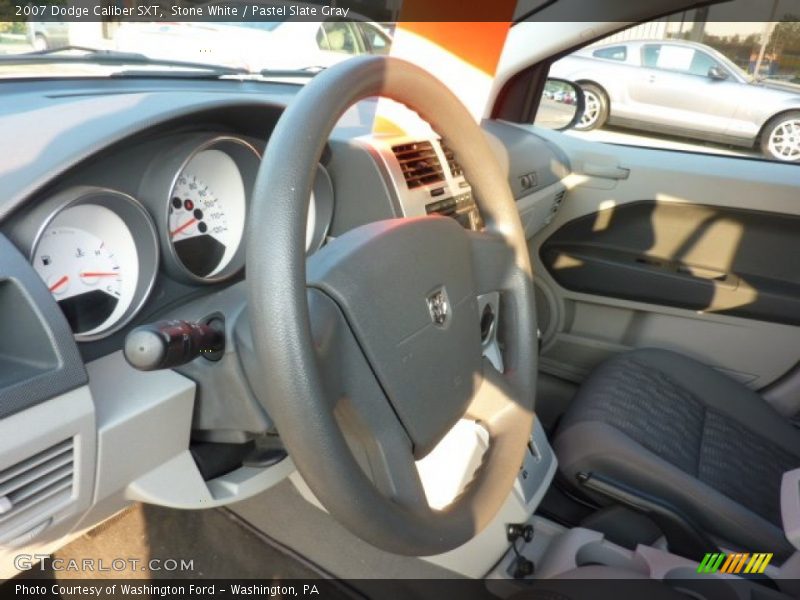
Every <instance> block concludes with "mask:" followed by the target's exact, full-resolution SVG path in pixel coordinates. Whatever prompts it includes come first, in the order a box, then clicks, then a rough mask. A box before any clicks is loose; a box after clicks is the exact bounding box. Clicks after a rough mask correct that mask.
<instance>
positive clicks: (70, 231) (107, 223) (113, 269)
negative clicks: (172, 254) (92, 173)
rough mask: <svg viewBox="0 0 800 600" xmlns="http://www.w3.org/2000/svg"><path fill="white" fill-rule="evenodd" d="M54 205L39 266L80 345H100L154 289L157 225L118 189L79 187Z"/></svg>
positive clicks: (36, 247) (38, 247)
mask: <svg viewBox="0 0 800 600" xmlns="http://www.w3.org/2000/svg"><path fill="white" fill-rule="evenodd" d="M51 204H52V205H53V209H52V210H51V212H49V215H48V217H47V219H46V220H45V222H44V224H43V227H42V228H41V229H40V230H39V234H38V235H37V237H36V239H35V240H34V242H33V248H32V252H31V261H32V264H33V268H34V269H35V270H36V272H37V273H38V274H39V276H40V277H41V278H42V280H43V281H44V282H45V285H47V288H48V289H49V290H50V293H51V294H52V295H53V298H54V299H55V300H56V302H57V303H58V305H59V307H60V308H61V310H62V312H63V313H64V316H65V317H66V319H67V321H68V322H69V324H70V327H71V328H72V331H73V332H74V333H75V337H76V339H78V340H91V339H98V338H100V337H103V336H105V335H108V334H109V333H111V332H112V331H115V330H116V329H118V328H119V327H122V326H123V325H124V324H125V323H126V322H127V321H129V320H130V318H131V317H132V316H133V315H134V314H135V312H136V310H137V309H138V308H139V306H140V305H141V304H142V302H143V301H144V300H145V299H146V296H147V294H148V292H149V290H150V287H151V286H152V282H153V278H154V277H155V272H156V264H157V260H158V252H157V247H156V244H157V240H156V235H155V231H154V228H153V225H152V222H151V221H150V219H149V217H148V215H147V213H146V212H145V211H144V209H143V208H142V207H141V206H140V205H139V204H138V203H137V202H136V201H135V200H134V199H133V198H130V197H129V196H126V195H124V194H121V193H119V192H114V191H111V190H104V189H99V188H74V189H72V190H69V191H68V192H65V193H63V194H61V195H59V196H56V197H54V198H53V199H51V200H50V201H48V202H46V203H45V205H46V206H49V205H51Z"/></svg>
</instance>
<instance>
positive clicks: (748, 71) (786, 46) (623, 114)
mask: <svg viewBox="0 0 800 600" xmlns="http://www.w3.org/2000/svg"><path fill="white" fill-rule="evenodd" d="M767 4H769V3H767ZM770 6H772V5H770ZM773 8H774V7H773ZM744 9H747V10H748V14H750V15H761V17H762V20H761V21H760V22H759V21H755V22H751V21H746V22H745V21H737V20H736V19H734V18H731V17H732V16H735V15H736V14H738V13H737V11H741V10H744ZM787 15H788V13H786V9H785V8H783V7H777V8H776V9H775V10H774V11H773V10H772V9H771V8H770V7H769V6H766V7H764V9H763V10H762V9H761V8H760V7H759V8H755V7H754V5H752V3H751V0H730V1H729V2H725V3H719V4H714V5H712V6H710V7H706V8H703V9H691V10H687V11H682V12H680V13H676V14H674V15H670V16H667V17H663V18H660V19H656V20H654V21H650V22H646V23H640V24H636V25H633V26H631V27H629V28H628V29H625V30H621V31H615V32H614V33H612V34H610V35H608V36H607V37H605V38H601V39H597V40H593V41H592V42H591V43H589V44H587V46H586V47H584V48H576V49H575V51H574V52H573V53H572V54H569V55H567V56H564V57H562V58H560V59H559V60H557V61H555V62H554V63H552V65H550V72H549V76H550V77H551V78H554V79H562V80H567V81H571V82H574V83H576V84H577V85H578V86H579V87H580V88H581V89H582V90H583V95H584V103H583V107H584V110H583V112H582V114H581V115H580V116H579V117H576V119H575V121H574V123H573V124H572V125H571V129H570V130H569V131H567V134H568V135H571V136H575V137H578V138H583V139H585V140H586V141H591V142H604V143H611V144H625V145H634V146H645V147H651V148H661V149H665V150H671V151H679V152H700V153H704V154H721V155H725V156H736V157H744V158H766V159H770V160H774V161H780V162H785V163H793V164H797V165H800V134H798V132H800V93H798V91H797V90H798V89H800V87H798V84H800V27H799V26H798V21H797V20H796V19H792V20H791V21H790V20H786V21H780V19H781V18H783V19H789V16H787ZM676 74H681V75H685V76H683V77H681V76H676ZM765 79H766V80H767V81H763V80H765ZM754 84H758V85H754ZM554 102H555V104H554ZM565 104H566V103H565V102H560V103H559V102H557V95H556V94H555V92H553V91H552V90H548V88H547V87H544V88H543V98H542V100H541V102H540V104H539V105H538V108H539V114H537V115H534V119H535V120H534V124H537V125H540V126H543V125H542V124H544V123H550V122H557V123H561V122H563V120H564V119H563V118H561V119H557V118H556V117H559V116H560V115H562V113H566V112H568V111H567V110H566V107H565V106H564V105H565ZM545 117H548V118H545ZM550 117H552V118H550ZM552 128H555V127H552Z"/></svg>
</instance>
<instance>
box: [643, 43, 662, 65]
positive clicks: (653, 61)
mask: <svg viewBox="0 0 800 600" xmlns="http://www.w3.org/2000/svg"><path fill="white" fill-rule="evenodd" d="M660 52H661V46H660V45H656V44H647V45H646V46H645V47H644V48H642V64H643V65H644V66H645V67H650V68H651V69H655V68H656V67H657V66H658V55H659V53H660Z"/></svg>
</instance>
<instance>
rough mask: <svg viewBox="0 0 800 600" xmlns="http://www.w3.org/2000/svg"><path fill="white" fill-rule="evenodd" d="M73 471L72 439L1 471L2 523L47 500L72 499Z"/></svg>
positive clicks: (0, 517) (0, 498) (0, 499)
mask: <svg viewBox="0 0 800 600" xmlns="http://www.w3.org/2000/svg"><path fill="white" fill-rule="evenodd" d="M73 473H74V465H73V445H72V439H71V438H70V439H68V440H65V441H63V442H61V443H60V444H57V445H55V446H52V447H50V448H48V449H47V450H44V451H42V452H39V453H38V454H36V455H34V456H32V457H30V458H29V459H27V460H24V461H22V462H20V463H17V464H16V465H14V466H13V467H9V468H8V469H5V470H4V471H0V525H2V524H4V523H6V522H7V521H10V520H11V519H13V518H14V517H17V516H19V515H21V514H22V513H24V512H26V511H28V510H30V509H32V508H35V507H37V506H40V505H42V504H43V503H45V502H47V503H48V504H50V505H52V502H53V501H55V500H62V499H63V500H66V499H69V498H70V497H71V496H72V479H73ZM48 501H49V502H48Z"/></svg>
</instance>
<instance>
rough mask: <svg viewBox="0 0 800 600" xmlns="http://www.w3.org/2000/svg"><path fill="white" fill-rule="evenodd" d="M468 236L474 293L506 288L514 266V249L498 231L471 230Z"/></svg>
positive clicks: (498, 290)
mask: <svg viewBox="0 0 800 600" xmlns="http://www.w3.org/2000/svg"><path fill="white" fill-rule="evenodd" d="M468 236H469V240H470V247H471V251H472V272H473V278H474V279H475V286H476V295H478V296H480V295H482V294H487V293H490V292H501V291H503V290H504V289H507V288H508V282H509V276H510V274H511V272H512V271H513V270H514V266H515V265H514V249H513V248H512V247H511V246H509V245H508V242H507V241H506V240H505V238H504V237H503V236H502V235H500V234H498V233H486V232H477V231H471V232H468Z"/></svg>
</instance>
